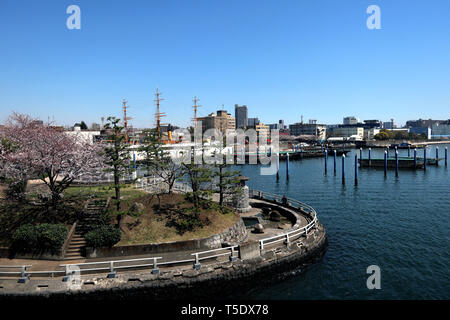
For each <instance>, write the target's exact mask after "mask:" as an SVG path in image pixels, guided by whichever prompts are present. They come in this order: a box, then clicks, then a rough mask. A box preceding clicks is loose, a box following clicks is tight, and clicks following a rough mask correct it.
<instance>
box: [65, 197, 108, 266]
mask: <svg viewBox="0 0 450 320" xmlns="http://www.w3.org/2000/svg"><path fill="white" fill-rule="evenodd" d="M107 205H108V201H107V200H103V199H89V200H88V201H87V202H86V204H85V206H84V211H83V214H82V216H81V217H80V219H79V220H78V223H77V226H76V228H75V232H74V234H73V236H72V238H71V240H70V243H69V246H68V247H67V250H66V254H65V255H64V260H80V259H84V258H85V257H84V256H85V250H86V240H85V238H84V235H85V234H86V233H87V232H88V231H89V230H90V227H91V226H92V225H96V224H99V223H100V219H101V214H102V213H103V212H104V211H105V209H106V207H107Z"/></svg>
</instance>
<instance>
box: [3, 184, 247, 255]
mask: <svg viewBox="0 0 450 320" xmlns="http://www.w3.org/2000/svg"><path fill="white" fill-rule="evenodd" d="M3 189H4V188H3ZM3 189H2V190H0V191H2V193H1V194H2V195H4V190H3ZM114 195H115V192H114V188H112V187H111V186H95V187H86V186H80V187H79V186H72V187H69V188H67V189H66V190H65V191H64V198H63V200H62V201H61V203H60V207H59V208H58V211H57V212H51V211H49V210H48V208H47V207H46V206H45V205H44V204H41V205H39V204H32V203H31V202H30V201H29V200H36V197H35V195H30V197H29V199H27V200H26V201H23V202H19V201H14V200H10V199H6V198H5V197H4V196H2V197H0V246H9V245H10V241H11V237H12V234H13V233H14V231H15V230H16V229H17V228H18V227H19V226H20V225H22V224H27V223H31V224H39V223H63V224H65V225H66V226H68V227H69V226H70V225H71V224H72V223H74V222H75V221H76V219H77V213H78V212H80V211H81V210H83V207H84V203H85V201H86V199H88V198H107V197H113V196H114ZM135 203H140V204H142V205H143V209H142V210H141V211H140V212H132V210H130V209H131V208H132V207H133V204H135ZM121 207H122V208H121V209H122V211H123V212H126V213H128V214H127V215H125V216H124V218H123V224H122V229H123V233H122V240H121V241H120V242H119V243H118V244H117V245H129V244H145V243H157V242H171V241H181V240H189V239H197V238H204V237H208V236H211V235H213V234H217V233H220V232H222V231H224V230H226V229H227V228H229V227H231V226H233V225H234V224H235V223H236V222H237V221H238V219H239V218H238V216H237V215H236V214H235V213H234V212H233V211H232V210H227V213H222V211H221V210H220V209H219V208H218V205H217V204H215V205H214V204H212V205H211V203H209V205H207V206H205V207H203V208H202V209H201V210H200V212H199V214H198V217H197V218H194V217H195V216H194V214H193V213H192V212H189V209H192V207H193V205H192V203H190V202H189V201H187V200H185V198H184V195H181V194H171V195H167V194H166V195H161V196H160V197H159V198H158V196H156V195H151V194H148V193H146V192H144V191H141V190H137V189H134V186H133V185H125V186H123V187H122V188H121ZM186 209H187V210H188V211H186ZM114 211H115V205H114V201H111V202H110V206H109V208H108V212H110V213H111V221H112V222H115V217H114V216H113V212H114Z"/></svg>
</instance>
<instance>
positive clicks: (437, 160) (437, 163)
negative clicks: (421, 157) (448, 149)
mask: <svg viewBox="0 0 450 320" xmlns="http://www.w3.org/2000/svg"><path fill="white" fill-rule="evenodd" d="M436 165H437V166H438V165H439V147H438V146H436Z"/></svg>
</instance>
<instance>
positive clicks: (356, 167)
mask: <svg viewBox="0 0 450 320" xmlns="http://www.w3.org/2000/svg"><path fill="white" fill-rule="evenodd" d="M361 150H362V149H361ZM357 185H358V155H356V154H355V186H357Z"/></svg>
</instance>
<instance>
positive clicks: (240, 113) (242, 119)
mask: <svg viewBox="0 0 450 320" xmlns="http://www.w3.org/2000/svg"><path fill="white" fill-rule="evenodd" d="M234 117H235V119H236V124H235V127H236V128H242V129H246V128H247V126H248V110H247V106H246V105H242V106H239V105H237V104H235V105H234Z"/></svg>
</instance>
